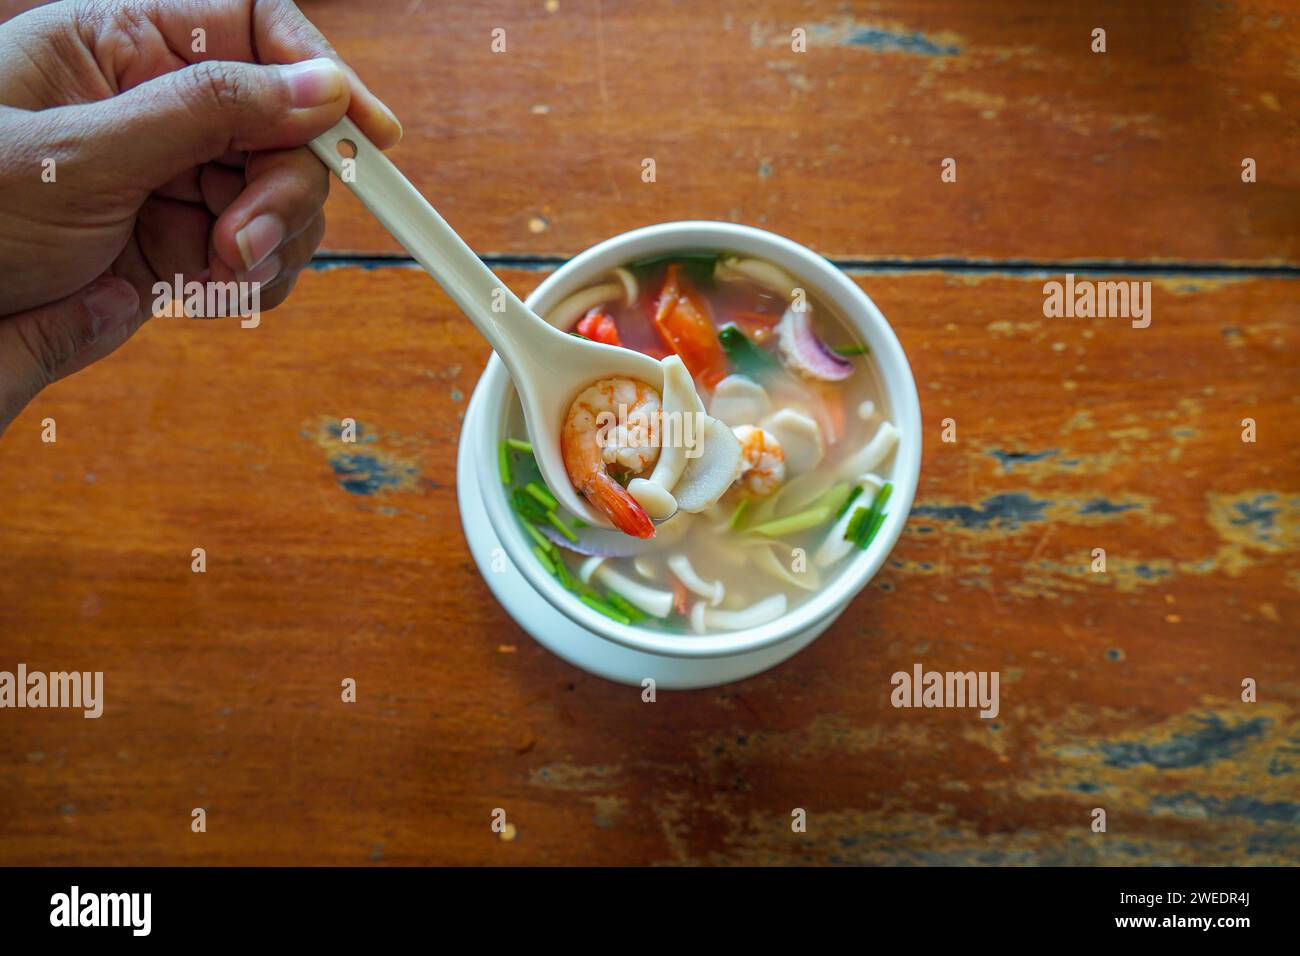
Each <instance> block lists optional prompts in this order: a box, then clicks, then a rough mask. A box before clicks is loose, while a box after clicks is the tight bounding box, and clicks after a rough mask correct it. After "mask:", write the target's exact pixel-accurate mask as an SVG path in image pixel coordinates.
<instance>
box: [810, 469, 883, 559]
mask: <svg viewBox="0 0 1300 956" xmlns="http://www.w3.org/2000/svg"><path fill="white" fill-rule="evenodd" d="M884 484H885V482H884V479H882V478H881V477H880V476H879V475H863V476H862V477H861V478H859V479H858V481H857V487H859V488H861V489H862V493H861V494H859V495H858V496H857V497H856V498H854V499H853V503H852V504H850V505H849V507H847V508H845V509H844V514H842V515H840V518H839V520H838V521H836V522H835V523H834V524H833V525H831V529H830V530H829V531H827V532H826V538H825V540H823V541H822V543H821V545H820V546H819V547H818V548H817V552H816V553H815V554H814V555H813V563H814V564H816V565H818V566H819V567H823V568H825V567H829V566H830V565H832V564H834V563H835V562H836V561H839V560H840V559H841V558H843V557H844V556H845V555H846V554H848V553H849V552H850V551H852V550H853V542H852V541H846V540H845V539H844V533H845V532H846V531H848V530H849V522H850V521H851V520H853V513H854V512H855V511H857V510H858V508H860V507H867V508H870V507H871V502H873V501H875V500H876V495H878V494H880V489H881V488H882V487H884Z"/></svg>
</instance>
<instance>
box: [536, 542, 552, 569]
mask: <svg viewBox="0 0 1300 956" xmlns="http://www.w3.org/2000/svg"><path fill="white" fill-rule="evenodd" d="M533 554H535V555H537V560H538V561H539V562H540V563H541V565H542V567H544V568H545V569H546V571H547V573H549V574H554V573H555V565H554V564H553V563H552V562H551V559H550V556H549V555H547V553H546V552H545V551H543V550H542V549H541V548H539V547H537V546H534V547H533Z"/></svg>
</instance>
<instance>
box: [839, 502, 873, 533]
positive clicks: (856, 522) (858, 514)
mask: <svg viewBox="0 0 1300 956" xmlns="http://www.w3.org/2000/svg"><path fill="white" fill-rule="evenodd" d="M869 514H871V509H870V508H866V507H861V506H859V508H858V510H857V511H855V512H853V517H852V518H850V519H849V526H848V527H847V528H845V529H844V540H845V541H853V542H856V541H857V540H858V530H859V529H860V528H861V527H862V523H863V522H864V521H866V520H867V515H869Z"/></svg>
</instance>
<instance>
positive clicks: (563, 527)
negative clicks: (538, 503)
mask: <svg viewBox="0 0 1300 956" xmlns="http://www.w3.org/2000/svg"><path fill="white" fill-rule="evenodd" d="M546 520H547V521H549V522H550V523H551V525H552V526H553V527H554V528H555V530H556V531H558V532H560V534H562V535H564V536H565V537H566V538H568V539H569V540H570V541H572V542H573V543H574V544H577V543H578V536H577V535H576V534H574V533H573V529H572V528H570V527H569V526H568V525H567V524H565V523H564V522H563V521H561V520H560V516H559V515H557V514H556V513H555V512H554V511H548V512H546Z"/></svg>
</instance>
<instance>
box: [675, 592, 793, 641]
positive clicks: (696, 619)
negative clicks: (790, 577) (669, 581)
mask: <svg viewBox="0 0 1300 956" xmlns="http://www.w3.org/2000/svg"><path fill="white" fill-rule="evenodd" d="M785 608H786V599H785V595H784V594H773V595H772V596H771V597H766V598H764V599H763V600H761V601H759V602H758V603H756V604H751V605H750V606H749V607H747V608H745V609H743V610H740V611H724V610H721V609H720V608H716V607H709V606H708V605H707V604H705V603H704V602H703V601H696V602H695V606H694V607H692V608H691V628H692V629H693V630H694V631H696V632H697V633H700V634H703V633H704V632H705V631H710V630H720V631H739V630H743V629H744V628H748V627H758V626H759V625H761V624H767V623H768V622H769V621H775V620H776V619H777V618H778V617H780V616H781V615H782V614H784V613H785Z"/></svg>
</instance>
